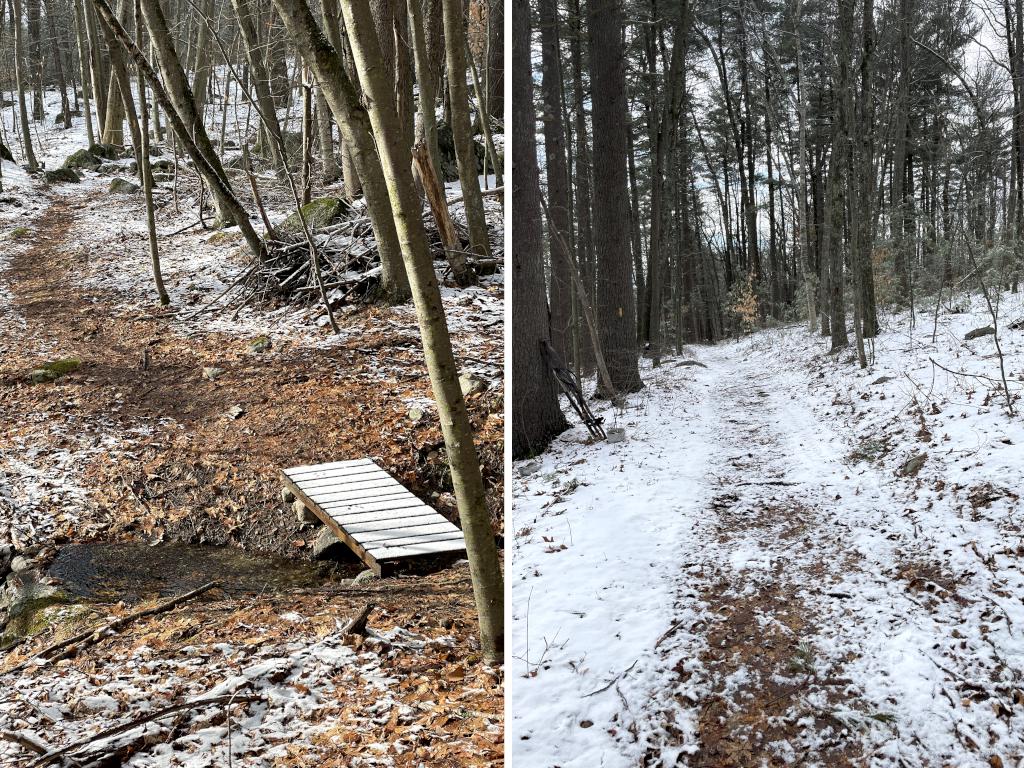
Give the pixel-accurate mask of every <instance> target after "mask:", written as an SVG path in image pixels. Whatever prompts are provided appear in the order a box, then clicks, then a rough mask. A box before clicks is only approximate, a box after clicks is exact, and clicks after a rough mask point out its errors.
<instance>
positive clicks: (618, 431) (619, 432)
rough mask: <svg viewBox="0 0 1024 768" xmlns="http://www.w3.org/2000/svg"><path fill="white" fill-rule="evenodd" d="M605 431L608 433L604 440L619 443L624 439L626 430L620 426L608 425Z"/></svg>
mask: <svg viewBox="0 0 1024 768" xmlns="http://www.w3.org/2000/svg"><path fill="white" fill-rule="evenodd" d="M605 432H606V433H607V435H608V437H607V438H605V440H606V441H607V442H609V443H621V442H624V441H625V439H626V430H624V429H623V428H622V427H609V428H608V429H607V430H605Z"/></svg>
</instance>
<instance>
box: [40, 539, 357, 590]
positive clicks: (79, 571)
mask: <svg viewBox="0 0 1024 768" xmlns="http://www.w3.org/2000/svg"><path fill="white" fill-rule="evenodd" d="M345 570H351V569H346V568H344V566H342V567H341V568H339V567H338V566H335V565H333V564H324V563H309V562H300V561H296V560H288V559H285V558H282V557H276V556H273V555H254V554H250V553H248V552H245V551H243V550H241V549H238V548H236V547H213V546H202V545H193V544H166V545H163V544H162V545H159V546H149V545H148V544H144V543H132V542H128V543H104V542H98V543H89V544H71V545H69V546H67V547H64V548H63V549H62V550H60V552H58V553H57V556H56V558H55V559H54V561H53V563H52V564H51V565H50V569H49V572H48V573H49V575H50V576H52V577H54V578H56V579H59V580H60V581H61V586H62V587H63V588H64V589H65V590H66V591H67V592H69V593H70V594H72V595H77V596H79V597H82V598H84V599H86V600H89V601H96V602H117V601H119V600H123V601H124V602H126V603H137V602H140V601H142V600H146V599H149V598H153V597H170V596H172V595H176V594H180V593H182V592H187V591H189V590H191V589H195V588H196V587H200V586H202V585H203V584H206V583H207V582H210V581H217V582H220V584H221V586H222V587H223V588H224V590H225V591H227V592H229V593H230V594H233V595H241V594H260V593H264V592H266V593H277V592H285V591H289V590H293V589H302V588H306V589H309V588H315V587H322V586H326V585H328V584H330V583H336V582H338V581H340V579H341V578H342V577H344V576H348V577H349V578H351V576H352V575H354V574H351V573H345V572H344V571H345Z"/></svg>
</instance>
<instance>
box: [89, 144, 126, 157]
mask: <svg viewBox="0 0 1024 768" xmlns="http://www.w3.org/2000/svg"><path fill="white" fill-rule="evenodd" d="M89 154H92V155H95V156H96V157H102V158H103V159H104V160H117V158H118V157H119V156H120V150H118V148H117V147H116V146H115V145H113V144H91V145H89Z"/></svg>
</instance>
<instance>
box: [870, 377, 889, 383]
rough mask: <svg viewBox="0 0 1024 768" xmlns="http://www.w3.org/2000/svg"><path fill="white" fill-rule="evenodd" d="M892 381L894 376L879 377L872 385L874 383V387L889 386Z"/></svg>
mask: <svg viewBox="0 0 1024 768" xmlns="http://www.w3.org/2000/svg"><path fill="white" fill-rule="evenodd" d="M890 381H892V376H879V377H878V378H877V379H875V380H874V381H872V382H871V383H872V385H874V384H888V383H889V382H890Z"/></svg>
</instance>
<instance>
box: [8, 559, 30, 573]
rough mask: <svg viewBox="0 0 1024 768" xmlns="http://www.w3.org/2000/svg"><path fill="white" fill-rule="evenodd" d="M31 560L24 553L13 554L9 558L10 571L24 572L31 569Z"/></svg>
mask: <svg viewBox="0 0 1024 768" xmlns="http://www.w3.org/2000/svg"><path fill="white" fill-rule="evenodd" d="M32 566H33V561H32V560H30V559H29V558H27V557H25V556H24V555H15V556H14V557H13V558H12V559H11V571H12V572H13V573H24V572H25V571H29V570H31V569H32Z"/></svg>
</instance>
